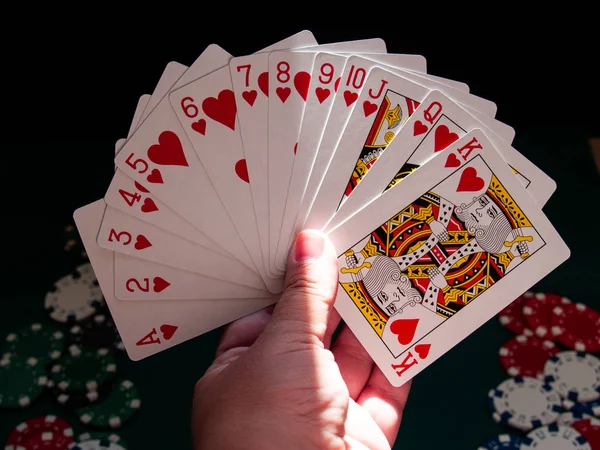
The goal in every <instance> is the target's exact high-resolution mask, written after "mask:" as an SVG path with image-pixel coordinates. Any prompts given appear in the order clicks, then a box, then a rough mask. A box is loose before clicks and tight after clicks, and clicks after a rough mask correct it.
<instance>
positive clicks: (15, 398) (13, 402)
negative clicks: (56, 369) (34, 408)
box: [0, 356, 48, 408]
mask: <svg viewBox="0 0 600 450" xmlns="http://www.w3.org/2000/svg"><path fill="white" fill-rule="evenodd" d="M47 383H48V377H47V376H46V371H45V370H44V365H43V364H41V363H40V362H39V361H38V360H37V359H35V358H24V357H22V356H9V357H5V358H3V359H1V360H0V408H25V407H27V406H29V405H30V404H31V402H33V401H34V400H35V399H36V398H38V397H39V396H40V395H41V394H42V392H44V388H45V386H46V384H47Z"/></svg>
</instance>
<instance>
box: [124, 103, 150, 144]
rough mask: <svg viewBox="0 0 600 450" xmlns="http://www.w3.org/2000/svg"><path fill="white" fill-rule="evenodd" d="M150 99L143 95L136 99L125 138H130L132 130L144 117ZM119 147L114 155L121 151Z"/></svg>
mask: <svg viewBox="0 0 600 450" xmlns="http://www.w3.org/2000/svg"><path fill="white" fill-rule="evenodd" d="M151 98H152V95H150V94H144V95H142V96H141V97H140V98H139V99H138V103H137V106H136V107H135V113H134V114H133V119H132V120H131V125H129V131H128V132H127V136H131V135H132V134H133V132H134V130H135V129H136V128H137V127H138V125H139V123H140V120H141V119H142V117H143V116H144V112H145V111H146V107H147V106H148V103H149V102H150V99H151ZM123 143H125V141H123ZM121 147H122V145H119V146H117V151H116V153H118V151H119V150H121Z"/></svg>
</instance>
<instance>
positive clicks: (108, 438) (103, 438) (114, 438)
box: [77, 431, 127, 450]
mask: <svg viewBox="0 0 600 450" xmlns="http://www.w3.org/2000/svg"><path fill="white" fill-rule="evenodd" d="M88 441H100V442H101V443H102V444H101V445H103V446H104V447H109V445H107V444H108V443H114V444H119V445H120V446H121V447H123V449H124V450H127V445H126V444H125V441H124V440H123V438H122V437H121V436H119V435H118V434H115V433H113V432H111V431H90V432H86V433H81V434H80V435H79V436H77V442H88Z"/></svg>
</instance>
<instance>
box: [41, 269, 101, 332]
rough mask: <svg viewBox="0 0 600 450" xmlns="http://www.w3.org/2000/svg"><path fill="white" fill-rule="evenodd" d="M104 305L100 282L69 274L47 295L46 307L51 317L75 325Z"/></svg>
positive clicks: (57, 282)
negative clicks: (74, 323)
mask: <svg viewBox="0 0 600 450" xmlns="http://www.w3.org/2000/svg"><path fill="white" fill-rule="evenodd" d="M103 305H104V298H103V297H102V291H101V290H100V287H99V286H98V282H97V281H96V280H95V279H94V280H92V279H90V278H89V277H84V276H76V277H74V276H73V275H71V274H69V275H66V276H64V277H62V278H60V279H59V280H58V281H56V283H55V284H54V289H53V290H51V291H50V292H48V293H47V294H46V298H45V300H44V306H45V308H46V311H48V314H49V315H50V317H51V318H52V319H54V320H56V321H57V322H60V323H73V322H80V321H82V320H85V319H87V318H88V317H91V316H92V315H93V314H95V313H96V312H98V310H99V309H100V308H101V307H102V306H103Z"/></svg>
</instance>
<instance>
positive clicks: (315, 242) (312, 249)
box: [294, 231, 325, 262]
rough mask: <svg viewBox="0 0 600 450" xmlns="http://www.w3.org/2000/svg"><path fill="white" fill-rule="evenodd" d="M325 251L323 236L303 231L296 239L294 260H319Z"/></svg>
mask: <svg viewBox="0 0 600 450" xmlns="http://www.w3.org/2000/svg"><path fill="white" fill-rule="evenodd" d="M324 249H325V240H324V239H323V236H322V235H321V234H319V233H317V232H315V231H303V232H302V233H300V234H299V235H298V237H297V238H296V247H295V251H294V258H295V259H296V261H297V262H304V261H308V260H310V259H318V258H320V257H321V255H322V254H323V250H324Z"/></svg>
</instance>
